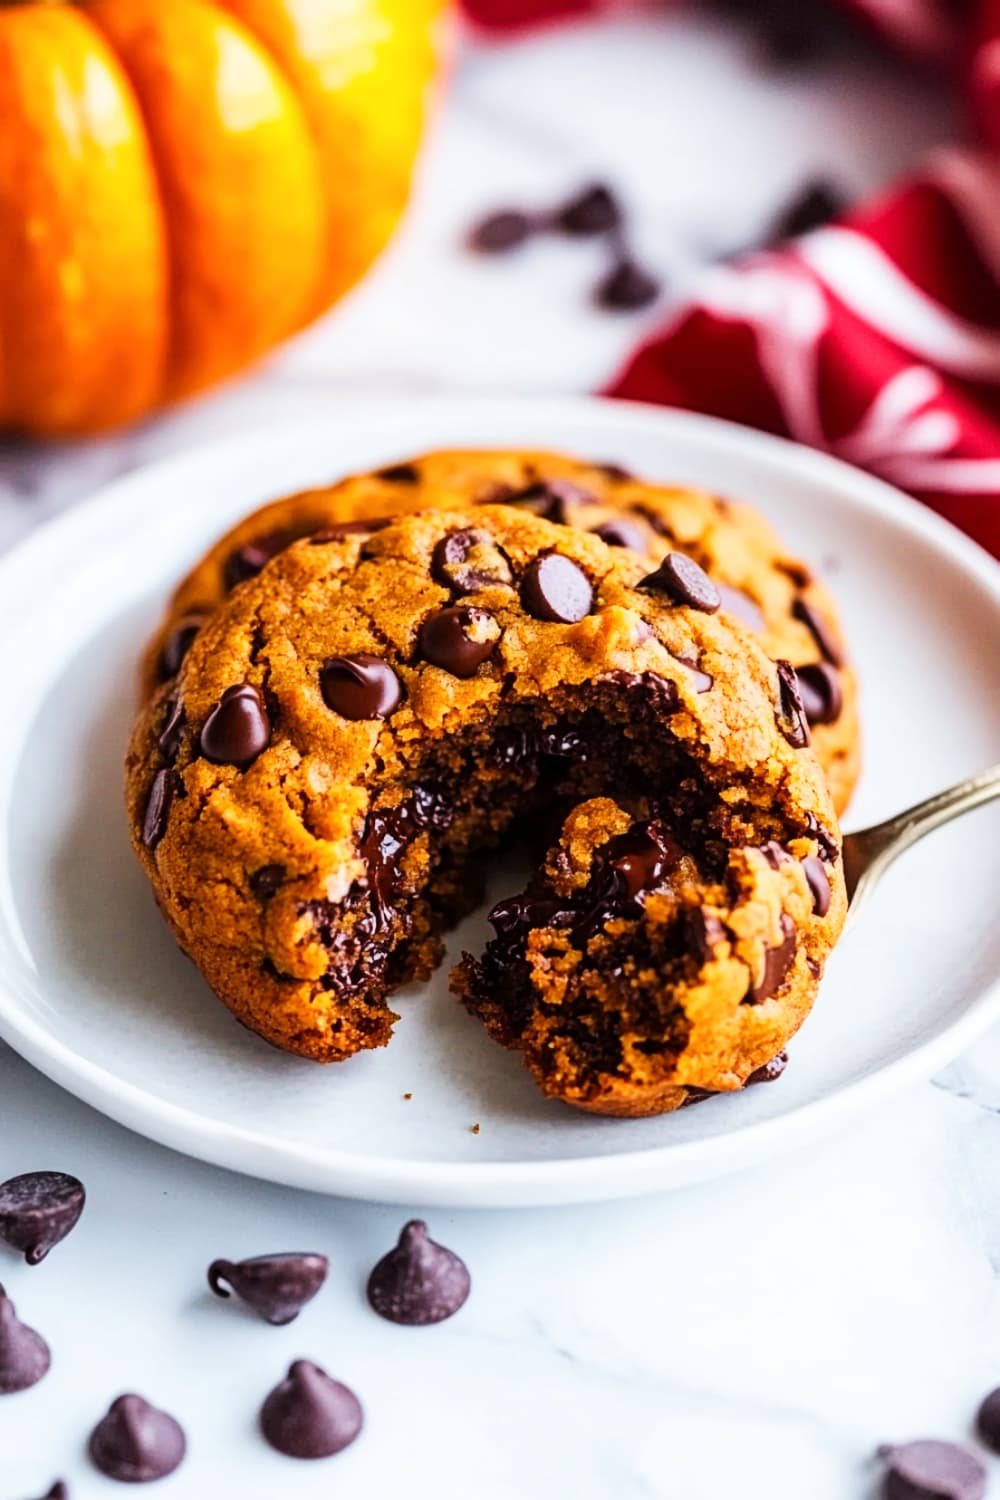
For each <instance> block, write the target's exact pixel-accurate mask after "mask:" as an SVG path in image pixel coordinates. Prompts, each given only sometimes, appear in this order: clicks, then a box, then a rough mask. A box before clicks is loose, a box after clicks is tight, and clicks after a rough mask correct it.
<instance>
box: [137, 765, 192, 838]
mask: <svg viewBox="0 0 1000 1500" xmlns="http://www.w3.org/2000/svg"><path fill="white" fill-rule="evenodd" d="M183 788H184V783H183V782H182V781H181V778H180V776H179V775H178V774H177V772H176V771H175V770H174V769H173V768H172V767H171V766H164V768H163V769H162V770H161V771H157V773H156V775H155V776H154V777H153V784H152V786H151V787H150V789H149V797H148V798H147V801H146V811H145V813H144V815H143V819H142V842H143V846H144V847H145V848H146V849H148V850H149V852H150V854H152V852H153V850H154V849H155V848H156V846H157V844H158V843H159V842H160V840H161V839H162V837H163V835H164V834H165V833H166V831H167V824H168V822H169V821H170V809H171V808H172V807H173V805H174V802H175V800H176V799H177V797H178V796H179V795H180V794H181V792H182V791H183Z"/></svg>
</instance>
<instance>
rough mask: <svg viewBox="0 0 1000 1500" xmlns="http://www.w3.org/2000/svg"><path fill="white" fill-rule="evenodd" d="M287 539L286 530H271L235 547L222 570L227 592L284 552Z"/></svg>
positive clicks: (253, 575) (252, 576)
mask: <svg viewBox="0 0 1000 1500" xmlns="http://www.w3.org/2000/svg"><path fill="white" fill-rule="evenodd" d="M289 540H290V538H289V536H288V533H287V532H286V531H272V532H271V533H270V534H269V535H268V536H258V537H254V539H253V540H252V541H249V542H244V543H243V545H242V547H237V548H236V550H235V551H234V552H230V554H229V556H228V557H227V558H226V563H225V567H224V568H223V571H222V577H223V581H224V583H225V586H226V590H227V592H228V591H229V590H230V589H234V588H235V587H236V585H237V584H238V583H246V581H247V579H249V578H256V576H257V574H258V573H259V572H260V570H261V569H262V568H263V567H264V566H265V564H267V563H269V562H270V561H271V558H272V557H277V555H278V553H279V552H284V550H285V548H286V547H287V546H288V543H289Z"/></svg>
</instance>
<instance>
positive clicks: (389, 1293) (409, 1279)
mask: <svg viewBox="0 0 1000 1500" xmlns="http://www.w3.org/2000/svg"><path fill="white" fill-rule="evenodd" d="M492 916H493V913H491V919H492ZM471 1285H472V1283H471V1279H470V1277H469V1272H468V1269H467V1268H466V1265H465V1262H464V1261H463V1260H460V1259H459V1257H458V1256H457V1255H455V1254H454V1252H453V1251H451V1250H446V1249H445V1247H444V1246H443V1245H439V1244H437V1243H436V1242H435V1241H434V1240H432V1239H431V1237H430V1235H429V1234H428V1233H427V1225H426V1224H424V1223H423V1222H422V1221H421V1220H420V1219H411V1220H410V1222H409V1223H408V1224H406V1225H404V1227H403V1231H402V1233H401V1234H400V1236H399V1243H398V1244H397V1245H396V1247H395V1249H393V1250H390V1251H389V1253H388V1255H384V1256H383V1257H382V1259H381V1260H380V1261H379V1263H378V1265H377V1266H376V1267H375V1269H374V1270H373V1271H372V1273H371V1275H370V1276H369V1278H368V1301H369V1302H370V1303H371V1306H372V1307H373V1308H374V1309H375V1311H376V1312H377V1313H378V1315H379V1317H380V1318H388V1320H389V1322H390V1323H405V1324H407V1325H410V1326H412V1327H417V1326H423V1325H424V1324H427V1323H441V1322H443V1321H444V1319H445V1318H450V1317H451V1316H452V1315H453V1314H454V1313H457V1312H458V1310H459V1308H460V1307H462V1306H463V1305H464V1303H465V1301H466V1299H467V1297H468V1295H469V1291H470V1288H471Z"/></svg>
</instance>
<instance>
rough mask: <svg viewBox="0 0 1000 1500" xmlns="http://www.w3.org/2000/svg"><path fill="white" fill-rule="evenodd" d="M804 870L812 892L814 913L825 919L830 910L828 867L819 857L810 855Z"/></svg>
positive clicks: (803, 864)
mask: <svg viewBox="0 0 1000 1500" xmlns="http://www.w3.org/2000/svg"><path fill="white" fill-rule="evenodd" d="M802 868H803V870H804V871H805V876H806V881H807V882H808V885H809V889H810V890H811V891H812V898H813V911H814V912H815V913H816V915H817V916H818V917H825V916H826V914H827V912H828V911H829V910H830V877H829V876H828V875H827V873H826V866H825V865H824V863H823V861H822V860H821V859H820V858H819V857H818V856H817V855H815V854H810V855H809V856H808V857H807V858H806V859H804V860H803V861H802Z"/></svg>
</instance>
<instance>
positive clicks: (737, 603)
mask: <svg viewBox="0 0 1000 1500" xmlns="http://www.w3.org/2000/svg"><path fill="white" fill-rule="evenodd" d="M716 588H717V589H718V591H719V598H720V599H721V600H722V608H723V609H724V610H726V611H727V612H728V613H729V614H731V615H735V616H736V618H737V619H738V620H742V621H743V624H744V625H749V626H750V629H751V630H756V631H758V632H759V631H763V630H765V629H766V628H767V621H766V620H765V619H764V616H763V614H762V613H761V609H760V606H759V604H758V603H757V601H756V600H755V599H751V598H750V595H749V594H745V593H744V592H743V590H742V589H734V588H732V587H730V585H729V584H726V583H719V584H716Z"/></svg>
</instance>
